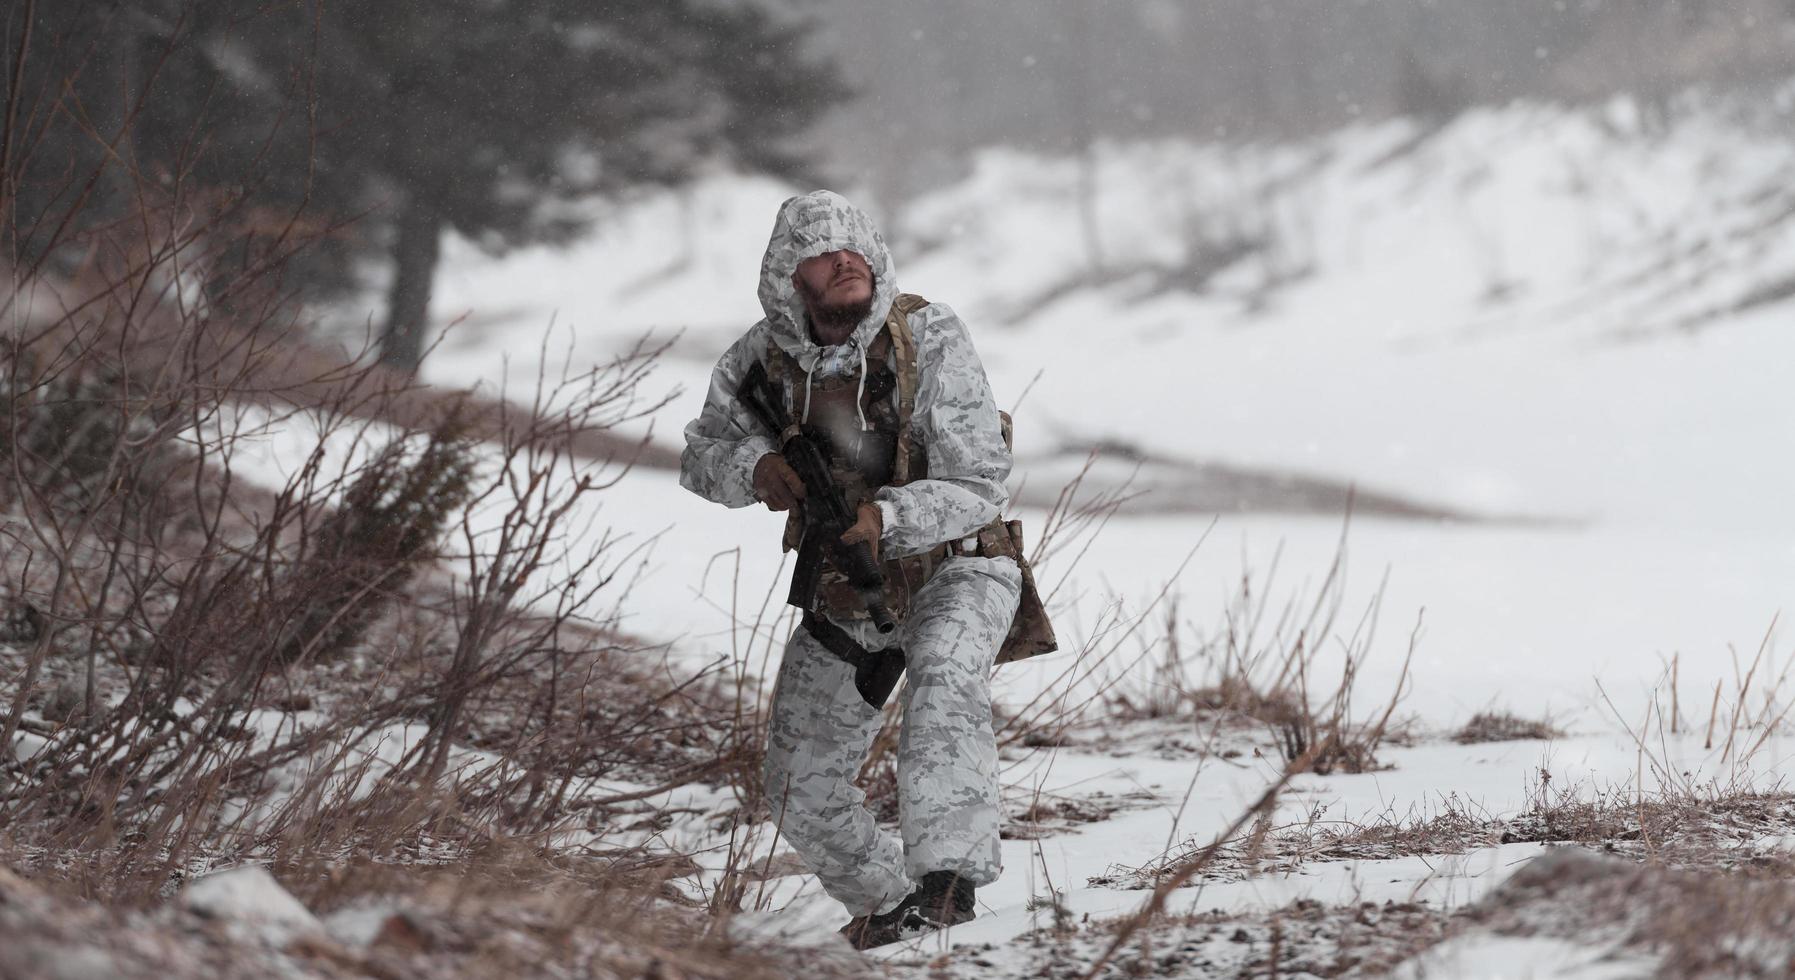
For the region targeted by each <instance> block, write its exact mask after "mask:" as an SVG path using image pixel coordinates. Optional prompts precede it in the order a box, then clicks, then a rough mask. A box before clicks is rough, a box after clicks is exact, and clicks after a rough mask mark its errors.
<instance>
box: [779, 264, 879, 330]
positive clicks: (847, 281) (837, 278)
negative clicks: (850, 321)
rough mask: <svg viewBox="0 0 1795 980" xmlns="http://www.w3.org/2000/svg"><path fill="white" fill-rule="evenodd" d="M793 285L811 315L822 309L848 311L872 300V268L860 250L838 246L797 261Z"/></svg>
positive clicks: (815, 315) (813, 315)
mask: <svg viewBox="0 0 1795 980" xmlns="http://www.w3.org/2000/svg"><path fill="white" fill-rule="evenodd" d="M792 285H793V286H796V287H797V289H798V293H799V294H800V295H802V296H803V297H804V305H805V306H806V307H807V308H808V309H809V310H810V314H811V316H812V317H815V318H818V319H822V318H823V317H820V316H819V314H821V313H824V312H825V311H836V310H849V309H853V308H855V307H861V306H864V305H865V304H867V303H870V302H872V298H873V270H872V266H870V265H868V264H867V262H866V259H865V258H864V257H862V256H861V254H860V253H859V252H856V251H853V250H852V249H845V248H844V249H840V250H837V251H834V252H824V253H823V254H821V255H814V256H811V257H810V258H808V259H805V260H804V261H802V262H800V263H798V268H797V271H795V272H793V273H792Z"/></svg>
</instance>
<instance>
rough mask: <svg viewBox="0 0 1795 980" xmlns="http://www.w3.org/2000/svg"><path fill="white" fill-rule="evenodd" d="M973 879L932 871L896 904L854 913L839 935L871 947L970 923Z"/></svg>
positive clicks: (868, 947) (867, 947)
mask: <svg viewBox="0 0 1795 980" xmlns="http://www.w3.org/2000/svg"><path fill="white" fill-rule="evenodd" d="M976 914H977V913H976V912H975V911H974V910H973V901H972V882H970V881H967V880H966V879H965V878H962V877H960V875H959V873H958V872H954V871H931V872H929V873H928V874H926V875H923V876H922V884H921V885H920V886H918V887H917V889H916V890H915V891H913V892H911V893H910V894H909V895H907V896H905V897H904V900H903V901H901V902H899V903H898V904H897V907H896V908H894V909H892V910H891V911H889V912H880V913H878V914H876V915H862V916H857V917H855V919H854V920H853V921H852V922H849V923H848V924H847V925H845V926H842V928H841V934H842V935H844V936H846V937H848V942H850V943H853V944H854V948H855V949H872V948H873V947H874V946H883V945H885V944H886V943H895V942H897V941H898V940H900V939H908V938H909V937H911V936H916V935H921V934H922V933H925V932H933V931H934V930H936V929H945V928H947V927H948V926H957V925H959V924H960V923H962V922H971V921H972V919H973V918H974V916H975V915H976Z"/></svg>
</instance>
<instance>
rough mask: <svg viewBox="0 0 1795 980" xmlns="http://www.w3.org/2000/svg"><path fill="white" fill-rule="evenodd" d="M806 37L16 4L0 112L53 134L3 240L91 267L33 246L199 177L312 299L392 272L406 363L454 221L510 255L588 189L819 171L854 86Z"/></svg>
mask: <svg viewBox="0 0 1795 980" xmlns="http://www.w3.org/2000/svg"><path fill="white" fill-rule="evenodd" d="M807 32H808V28H807V27H806V25H805V24H804V22H802V21H801V20H797V19H794V18H792V17H790V16H779V15H775V14H774V13H772V12H770V11H769V10H767V9H765V8H763V7H760V6H756V5H752V4H741V3H737V4H730V5H727V6H724V5H718V4H714V3H708V2H690V0H671V2H657V3H653V4H610V3H601V4H593V3H587V2H582V0H431V2H429V3H423V2H393V3H386V2H383V3H378V4H367V3H330V2H323V0H292V2H285V3H274V4H258V5H244V4H240V3H231V2H229V0H143V2H132V3H120V2H116V0H54V2H42V0H39V2H35V3H34V2H21V3H18V4H14V5H12V7H11V8H10V12H9V15H8V17H7V24H6V34H7V37H6V42H7V45H6V46H7V48H8V50H9V59H8V68H9V71H8V72H7V77H8V79H9V81H8V86H9V87H8V99H7V105H8V106H9V111H15V112H19V113H22V114H23V115H24V117H25V118H27V119H28V120H30V121H31V122H32V123H33V124H34V127H35V128H36V129H37V131H38V132H40V133H41V134H42V136H43V139H42V140H40V141H37V142H36V143H35V145H34V147H33V149H34V152H32V153H30V154H28V155H25V156H24V157H22V158H18V159H15V160H13V161H12V162H10V163H9V164H8V168H7V175H8V181H9V186H11V187H12V188H14V193H12V194H10V195H9V197H11V198H15V199H16V200H17V207H16V209H15V210H14V211H13V212H12V214H13V215H16V216H17V219H18V220H17V222H16V228H15V230H14V233H13V234H12V236H11V241H10V242H9V245H10V247H11V248H12V249H13V250H14V251H15V253H16V254H17V255H18V256H19V257H20V258H21V259H22V260H23V261H24V262H26V263H32V262H35V261H38V260H51V261H62V262H72V261H77V260H78V257H77V256H73V255H67V254H64V255H61V256H47V255H40V254H38V250H37V249H36V248H35V247H34V246H35V244H36V243H37V242H38V241H39V240H40V239H43V238H46V237H47V234H48V232H49V231H50V230H51V229H53V228H54V227H56V226H57V224H58V221H59V218H60V217H66V216H74V215H79V220H81V221H84V222H89V223H96V222H101V221H109V220H120V219H122V218H125V217H127V216H129V214H130V212H131V210H132V207H133V202H135V201H137V200H139V199H140V198H141V196H142V195H144V194H146V193H154V192H155V190H156V188H157V187H159V186H165V185H171V184H174V183H176V182H181V183H184V184H187V185H188V186H199V187H204V188H207V189H208V190H209V191H210V192H211V193H212V194H213V195H214V196H215V198H216V205H217V207H218V208H220V209H221V210H223V211H228V212H232V213H234V214H235V215H236V220H235V221H232V222H221V223H220V224H219V225H218V228H219V229H220V233H221V234H235V235H237V236H239V238H240V241H237V242H234V243H233V245H234V247H233V248H232V249H231V254H232V255H233V256H234V257H235V260H236V262H237V263H240V264H241V265H242V266H251V265H254V264H256V263H258V262H266V261H267V260H268V258H269V254H268V253H269V250H270V249H271V248H279V247H280V246H282V245H289V244H290V243H291V242H292V240H293V239H294V237H295V236H294V234H293V233H294V232H295V230H296V229H298V228H301V227H303V228H304V229H305V230H306V231H308V232H310V233H311V234H310V235H309V236H308V238H309V240H310V243H311V245H312V246H313V247H309V248H307V249H305V250H303V254H289V255H286V256H284V259H285V261H284V262H283V265H284V266H285V267H286V270H287V272H288V274H289V275H290V276H291V277H292V279H293V281H292V282H291V286H292V288H293V289H294V290H295V291H296V292H297V293H299V294H305V295H314V296H330V295H335V294H340V293H342V292H344V291H346V290H349V289H353V288H356V287H357V286H358V285H364V284H365V280H364V275H365V273H366V270H368V269H370V268H372V269H384V270H385V278H386V280H387V282H388V287H387V290H386V309H385V311H384V317H383V327H382V329H381V331H380V336H381V355H382V359H383V360H385V361H386V362H387V363H388V364H390V365H392V366H395V367H398V368H401V369H406V370H410V369H415V367H416V365H417V362H418V358H419V356H420V354H421V351H422V349H423V345H424V344H426V343H427V338H426V336H425V325H426V323H427V318H428V310H429V303H430V291H431V290H430V284H431V280H432V278H433V275H434V273H435V267H436V262H437V258H438V254H439V248H440V242H441V239H442V235H443V233H444V232H445V231H450V230H453V231H454V232H456V233H458V234H460V235H462V236H464V237H466V238H467V239H469V240H471V241H473V242H474V243H476V244H477V245H479V246H480V247H482V248H485V249H488V250H491V251H493V252H502V251H504V250H506V249H510V248H515V247H517V246H520V245H525V244H531V243H541V242H548V243H555V242H565V241H567V240H569V239H571V238H572V237H574V236H576V235H577V234H579V233H580V232H582V231H583V230H585V229H586V227H587V225H588V221H589V219H588V218H586V217H584V216H583V215H582V213H581V211H580V210H579V209H578V208H576V207H572V206H571V205H574V204H576V203H577V202H579V201H581V200H582V199H585V198H588V197H591V196H593V195H597V194H605V193H613V192H618V191H621V190H623V189H626V188H629V187H632V186H637V185H641V184H649V183H652V184H670V183H675V182H678V181H681V180H683V179H686V178H688V177H690V176H692V175H693V174H694V173H695V172H697V171H698V170H699V169H700V168H702V167H705V166H726V165H732V166H735V167H738V168H741V169H745V170H750V171H761V172H767V173H771V174H776V175H779V176H782V177H785V178H788V179H792V180H802V179H810V178H811V175H812V174H814V173H815V172H816V170H817V168H816V167H815V166H814V161H813V159H812V158H811V157H810V156H808V155H807V154H806V153H805V152H803V148H802V147H801V146H800V145H799V144H798V142H797V140H798V138H799V137H801V136H802V134H803V132H804V130H805V128H806V127H807V126H808V125H809V124H810V123H811V122H812V121H813V120H814V119H815V118H816V117H817V115H819V114H820V113H821V112H822V111H823V110H824V109H826V108H827V107H828V106H829V105H830V104H831V103H832V102H833V101H835V100H837V99H839V98H840V97H842V95H843V94H844V92H843V88H842V85H841V82H840V81H839V78H838V77H837V74H836V72H835V70H834V68H833V66H832V65H831V63H830V62H829V61H828V60H827V59H825V58H823V57H820V56H815V55H813V54H811V53H810V52H808V51H806V50H805V48H804V41H805V38H806V35H807ZM15 78H16V79H17V81H16V82H14V81H13V79H15ZM152 92H153V93H154V95H153V97H150V96H149V93H152ZM82 173H99V174H101V175H102V177H101V179H99V180H97V181H93V182H91V186H83V183H84V182H82V181H80V180H77V179H71V177H70V175H75V174H82ZM96 205H97V206H96ZM217 244H218V243H216V242H214V243H213V245H214V247H216V246H217ZM230 271H232V270H224V269H217V270H214V272H215V273H216V274H215V275H214V276H212V278H213V279H215V280H217V281H235V280H237V279H239V278H240V277H237V276H233V275H228V274H227V273H228V272H230ZM239 271H240V270H239ZM212 298H213V300H214V301H215V302H228V301H229V299H230V297H228V296H213V297H212Z"/></svg>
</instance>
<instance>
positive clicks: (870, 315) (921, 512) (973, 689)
mask: <svg viewBox="0 0 1795 980" xmlns="http://www.w3.org/2000/svg"><path fill="white" fill-rule="evenodd" d="M760 303H761V308H762V310H763V311H764V312H765V314H766V316H765V318H764V319H762V320H761V321H760V322H758V323H756V324H755V325H754V326H753V327H751V328H749V330H748V332H747V333H746V334H744V335H743V336H742V337H741V339H739V340H737V341H736V342H735V343H734V344H733V345H731V346H730V348H729V350H728V351H727V352H725V353H724V355H723V357H722V359H721V360H720V361H719V362H718V363H717V367H716V370H715V372H714V373H713V374H712V376H711V384H710V390H709V392H708V393H707V395H706V397H705V403H704V409H703V411H702V413H701V414H700V415H699V417H698V418H697V420H695V421H693V422H692V423H691V424H690V425H688V426H686V430H685V437H686V448H685V452H684V454H683V456H682V458H681V466H680V483H681V484H682V485H683V486H685V487H686V488H687V489H688V490H691V491H692V492H694V493H697V494H699V495H700V496H702V497H704V498H706V499H708V500H712V501H715V502H717V503H720V504H723V505H725V506H729V507H747V506H751V505H753V504H755V503H757V502H758V503H763V504H765V505H766V507H767V508H768V509H770V510H774V511H787V510H791V509H794V508H802V507H803V506H804V501H805V496H806V489H805V486H804V483H803V482H802V481H801V480H800V479H799V478H798V475H797V474H796V473H795V472H794V471H793V469H792V467H791V466H790V465H789V464H788V463H787V462H786V460H785V459H784V458H783V457H782V456H781V454H780V452H779V447H780V445H781V443H780V434H778V433H774V432H771V431H769V430H768V428H767V427H766V426H765V425H763V424H762V423H760V422H759V421H758V420H757V419H756V417H755V416H754V415H753V414H752V413H751V412H750V411H749V409H748V408H747V406H745V405H744V404H742V402H741V400H740V399H739V398H738V396H737V391H738V387H739V386H740V385H741V383H742V379H743V378H744V377H745V376H746V375H747V374H748V372H749V370H750V368H751V367H752V366H753V365H756V364H759V365H761V367H762V368H763V369H764V370H766V372H767V373H768V375H769V377H771V378H773V379H775V382H776V386H777V387H778V389H779V392H778V393H779V394H780V395H781V396H782V397H783V398H784V400H785V404H786V408H787V409H788V410H789V411H790V413H791V415H792V417H793V418H794V419H798V420H802V421H803V423H804V427H805V429H806V430H807V431H814V432H817V433H819V434H820V435H821V436H822V441H823V442H824V443H826V444H827V445H828V446H829V447H830V449H829V452H830V460H829V462H830V467H831V470H832V472H835V473H836V474H837V475H838V478H839V479H840V481H841V482H842V484H843V487H844V490H845V492H846V493H847V494H848V495H849V497H850V499H849V501H848V503H849V506H852V507H855V508H856V510H855V512H854V513H855V514H856V516H857V518H858V521H857V522H856V523H855V524H854V525H853V526H852V527H851V528H849V529H848V531H847V532H846V533H845V534H843V535H842V541H844V542H847V543H856V542H864V543H866V544H868V545H870V546H871V547H872V549H873V551H874V556H875V557H876V558H881V559H883V569H884V573H885V579H886V582H887V592H886V605H887V607H888V608H889V609H891V611H892V613H893V615H894V616H895V617H896V619H897V622H898V625H897V627H896V629H895V630H894V631H893V632H891V633H880V632H879V631H878V630H877V629H875V628H874V625H873V624H872V623H871V622H870V621H869V619H868V617H867V613H866V610H865V609H864V608H863V607H861V605H860V604H859V603H858V602H857V601H856V600H855V599H854V593H853V592H852V590H844V589H839V588H838V589H831V588H829V587H828V582H827V580H826V581H825V586H824V587H823V588H821V589H819V590H818V594H817V596H816V598H815V601H814V602H813V603H811V604H810V605H808V606H807V607H806V611H805V617H804V621H803V624H802V625H800V626H799V628H798V629H796V630H795V631H794V632H793V633H792V636H791V638H790V640H789V641H788V642H787V644H786V648H785V659H784V662H783V664H782V665H781V667H780V670H779V681H778V686H777V688H776V689H775V691H774V695H773V704H772V710H771V719H770V721H769V725H768V733H767V756H766V765H765V770H764V779H765V786H766V792H767V799H768V801H769V803H770V806H771V808H772V812H773V818H774V820H775V821H776V822H777V823H778V825H779V827H780V828H781V831H782V832H783V834H784V835H785V837H786V838H787V839H788V840H790V841H791V844H792V847H793V848H794V849H795V850H796V851H797V852H798V854H799V855H800V856H801V857H802V858H803V859H804V861H805V862H806V863H807V864H808V865H809V867H810V869H811V870H812V871H814V872H815V873H816V875H817V877H818V878H819V879H820V880H821V882H822V885H823V887H824V889H825V890H826V891H827V892H828V893H829V894H830V895H831V896H833V897H834V898H836V899H838V900H839V901H840V902H841V903H842V904H843V905H845V906H847V910H848V912H849V914H850V915H852V916H853V920H852V921H851V922H849V923H848V925H847V926H846V927H844V928H843V930H842V932H843V933H844V934H845V935H847V936H848V938H849V940H850V941H852V942H853V943H854V944H855V945H856V946H858V947H860V948H866V947H869V946H875V945H880V944H883V943H887V942H892V941H895V940H897V939H899V938H902V937H904V936H905V935H907V934H911V933H913V932H916V931H922V930H929V929H937V928H943V927H946V926H949V925H953V924H956V923H960V922H965V921H967V920H969V919H971V918H973V916H974V901H973V896H974V892H973V889H974V888H975V887H977V886H980V885H985V884H988V883H990V882H991V881H994V880H995V879H996V878H997V876H998V874H999V873H1000V871H1001V870H1002V861H1001V854H1000V851H999V843H998V825H999V821H1000V817H1001V813H1000V809H999V799H998V785H997V748H996V741H995V736H994V734H993V731H992V724H991V692H990V671H991V668H992V664H993V661H994V659H995V658H996V656H997V654H998V650H999V648H1000V646H1002V645H1003V644H1004V642H1005V638H1006V634H1007V633H1008V631H1009V630H1010V626H1011V623H1012V620H1013V619H1014V618H1015V615H1016V610H1017V606H1018V602H1019V597H1020V596H1021V595H1022V593H1023V588H1024V582H1023V574H1022V571H1021V568H1020V567H1019V564H1018V559H1019V554H1018V552H1017V551H1015V550H1013V548H1012V547H1011V545H1012V544H1013V542H1011V541H1010V539H1009V538H1008V537H1007V536H1005V535H1004V534H1003V533H1002V528H1003V527H1004V525H1003V524H1002V523H1001V522H1000V521H999V514H1000V513H1001V512H1002V510H1003V508H1004V506H1005V504H1006V503H1007V502H1008V500H1009V494H1008V491H1007V490H1006V489H1005V488H1004V480H1005V478H1007V477H1008V476H1009V473H1010V450H1009V447H1008V445H1007V443H1006V441H1005V436H1004V429H1003V423H1002V421H1001V420H1000V417H999V412H998V410H997V406H996V404H995V402H994V401H993V399H992V395H991V386H990V384H989V382H988V381H987V380H986V378H985V371H984V367H983V366H982V365H981V364H980V363H979V358H978V354H977V353H976V352H975V351H974V350H973V347H972V339H971V337H970V336H968V334H967V331H966V327H965V325H964V324H962V323H961V322H960V319H959V317H957V316H955V315H954V312H953V311H952V310H950V309H948V308H947V307H946V306H945V305H943V304H940V303H930V302H927V301H926V300H922V299H921V298H920V297H914V296H908V295H905V294H901V293H899V291H898V288H897V276H896V273H895V270H894V268H893V266H892V261H891V256H890V254H889V253H888V252H887V251H886V248H885V242H884V239H883V238H882V237H881V236H880V235H879V232H878V231H877V229H875V228H874V226H873V224H872V222H871V221H870V220H869V219H868V218H867V216H866V215H865V214H864V213H862V212H861V211H860V210H859V209H858V208H855V207H854V206H853V205H851V204H849V203H848V202H847V201H846V200H845V199H843V198H842V197H841V196H840V195H838V194H835V193H832V192H830V191H816V192H813V193H810V194H806V195H803V196H800V197H794V198H792V199H790V200H788V201H786V202H785V203H784V204H783V205H782V206H781V207H780V209H779V215H778V218H777V220H776V221H775V222H774V225H773V235H772V239H771V241H769V242H768V244H767V251H766V255H765V257H764V258H763V259H762V261H761V267H760ZM802 528H803V523H802V522H801V521H792V522H790V523H788V527H787V540H786V545H787V546H788V547H797V546H798V544H799V542H797V541H794V540H793V538H794V535H795V534H796V533H800V532H801V531H802ZM994 528H995V529H996V530H995V531H994V530H993V529H994ZM836 578H837V579H838V580H839V575H837V576H836ZM837 584H839V582H838V583H837ZM844 640H845V641H846V642H845V643H844ZM850 649H852V650H859V651H863V652H871V653H878V652H880V651H897V650H901V654H902V658H903V663H904V666H905V667H907V669H908V671H909V681H908V683H907V684H906V686H905V688H904V691H903V694H902V702H901V704H902V710H903V718H904V723H903V730H902V734H901V737H900V740H899V743H898V803H899V829H900V832H901V833H900V835H899V836H893V835H891V834H889V833H887V832H885V831H883V830H881V829H880V828H879V827H878V826H877V824H876V823H875V822H874V820H873V817H872V815H871V814H870V813H869V812H868V811H867V809H866V807H865V806H864V805H863V804H864V801H865V795H864V794H863V793H862V792H861V791H860V790H859V789H858V788H856V787H855V785H854V776H855V774H856V773H857V772H858V771H859V769H860V766H861V763H862V762H863V761H864V759H865V758H866V754H867V751H868V749H869V748H870V746H871V744H872V739H873V737H874V736H875V735H876V734H877V733H878V730H879V727H880V722H881V712H880V711H879V710H878V709H877V708H876V707H874V706H873V705H871V704H869V703H868V701H867V699H866V698H864V697H863V696H862V694H861V693H860V692H859V691H858V690H857V689H856V686H855V683H854V681H855V671H854V668H853V667H852V666H850V665H849V663H848V662H847V660H846V659H844V657H845V656H846V655H845V654H843V653H842V652H841V651H843V650H850ZM832 651H834V652H832Z"/></svg>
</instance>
